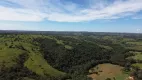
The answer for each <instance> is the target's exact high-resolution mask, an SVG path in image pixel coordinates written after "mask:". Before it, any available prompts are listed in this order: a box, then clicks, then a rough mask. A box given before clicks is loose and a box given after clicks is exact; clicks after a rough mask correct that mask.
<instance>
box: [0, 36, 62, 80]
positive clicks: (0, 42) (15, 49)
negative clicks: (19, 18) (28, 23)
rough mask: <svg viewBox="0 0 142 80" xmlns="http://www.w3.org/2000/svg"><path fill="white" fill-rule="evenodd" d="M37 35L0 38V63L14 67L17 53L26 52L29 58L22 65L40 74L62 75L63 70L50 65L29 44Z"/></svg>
mask: <svg viewBox="0 0 142 80" xmlns="http://www.w3.org/2000/svg"><path fill="white" fill-rule="evenodd" d="M17 37H18V39H16V38H17ZM37 37H41V36H38V35H37V36H35V35H32V36H31V35H28V36H25V35H18V36H15V37H14V38H13V37H12V36H10V35H8V36H6V38H4V37H2V38H0V65H1V66H2V65H4V66H5V67H7V68H11V67H14V65H16V64H17V61H16V60H18V58H19V55H21V54H28V56H29V58H28V59H27V60H26V61H25V62H24V66H25V67H27V68H28V69H29V70H31V71H33V72H35V73H36V74H38V75H41V76H64V75H65V73H64V72H61V71H58V70H57V69H55V68H53V67H52V66H50V65H49V64H48V63H47V61H46V60H45V59H44V58H43V56H42V55H41V53H40V52H39V48H38V47H37V46H35V45H33V44H31V41H32V39H34V38H37ZM43 38H44V37H43ZM21 47H22V48H21ZM1 66H0V67H1ZM29 80H32V79H29Z"/></svg>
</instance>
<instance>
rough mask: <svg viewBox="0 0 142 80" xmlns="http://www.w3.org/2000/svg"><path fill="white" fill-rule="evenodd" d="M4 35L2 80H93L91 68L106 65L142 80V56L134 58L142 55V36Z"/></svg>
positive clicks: (0, 49) (0, 64)
mask: <svg viewBox="0 0 142 80" xmlns="http://www.w3.org/2000/svg"><path fill="white" fill-rule="evenodd" d="M0 33H1V34H0V80H92V78H90V77H87V75H88V74H90V73H89V72H88V71H89V69H91V68H93V67H95V66H97V65H98V64H103V63H111V64H115V65H120V66H122V67H124V69H123V72H125V73H126V74H128V75H129V76H133V77H134V78H135V80H142V70H141V69H142V60H141V59H142V57H141V58H140V57H138V58H135V57H133V56H137V55H140V56H142V54H141V52H142V34H132V33H92V32H91V33H89V32H26V31H1V32H0ZM135 53H137V54H135ZM12 54H13V55H14V57H13V55H12ZM8 59H9V60H8ZM47 67H49V68H47ZM106 80H111V79H109V78H107V79H106ZM116 80H119V79H116Z"/></svg>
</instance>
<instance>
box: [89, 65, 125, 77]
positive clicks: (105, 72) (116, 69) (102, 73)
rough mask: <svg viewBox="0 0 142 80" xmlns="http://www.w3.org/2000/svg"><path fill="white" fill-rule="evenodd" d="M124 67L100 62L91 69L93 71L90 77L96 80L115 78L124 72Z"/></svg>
mask: <svg viewBox="0 0 142 80" xmlns="http://www.w3.org/2000/svg"><path fill="white" fill-rule="evenodd" d="M122 69H123V67H121V66H118V65H113V64H99V65H98V66H96V67H95V68H93V69H91V70H93V71H91V70H89V72H92V73H91V74H90V75H88V77H91V78H93V79H94V80H105V79H106V78H112V79H113V78H115V76H116V75H121V74H122Z"/></svg>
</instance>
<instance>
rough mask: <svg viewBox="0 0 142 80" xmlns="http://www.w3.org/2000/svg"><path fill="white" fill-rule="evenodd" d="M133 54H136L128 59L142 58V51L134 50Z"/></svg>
mask: <svg viewBox="0 0 142 80" xmlns="http://www.w3.org/2000/svg"><path fill="white" fill-rule="evenodd" d="M133 54H134V55H135V56H131V57H128V58H127V59H129V58H132V59H134V60H142V52H133Z"/></svg>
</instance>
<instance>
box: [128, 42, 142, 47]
mask: <svg viewBox="0 0 142 80" xmlns="http://www.w3.org/2000/svg"><path fill="white" fill-rule="evenodd" d="M126 44H128V45H137V46H142V42H126Z"/></svg>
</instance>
